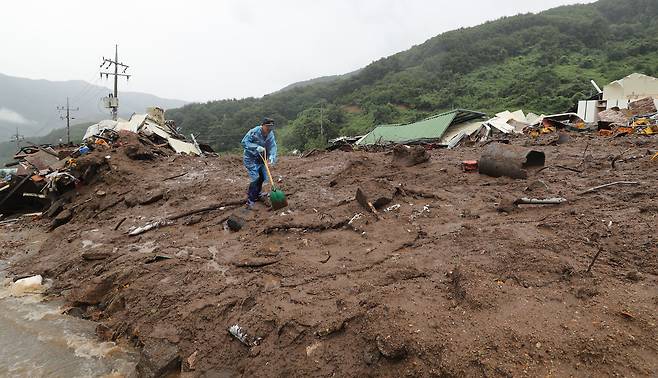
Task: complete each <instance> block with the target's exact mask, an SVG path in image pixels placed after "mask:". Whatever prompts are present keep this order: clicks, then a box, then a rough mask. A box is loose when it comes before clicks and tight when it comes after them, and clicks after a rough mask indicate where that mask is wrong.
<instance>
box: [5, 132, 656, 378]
mask: <svg viewBox="0 0 658 378" xmlns="http://www.w3.org/2000/svg"><path fill="white" fill-rule="evenodd" d="M133 142H134V141H133ZM512 143H516V144H523V143H525V140H523V139H519V140H513V141H512ZM636 143H640V144H641V145H637V144H636ZM145 146H146V145H145ZM122 148H124V147H118V148H117V149H115V150H108V151H106V152H105V154H107V155H111V157H110V159H109V160H107V159H105V163H101V160H99V157H95V156H90V157H89V158H88V159H90V160H89V163H88V164H87V163H84V164H87V165H88V166H97V167H103V168H102V169H101V170H100V173H98V175H97V176H98V180H97V181H96V182H95V183H94V184H92V185H91V186H83V187H81V188H80V189H79V195H78V196H77V197H75V198H74V199H73V202H72V203H71V204H70V207H71V208H74V215H73V218H72V219H71V220H70V222H69V223H67V224H63V225H61V226H60V227H58V228H56V229H55V230H54V231H52V232H51V233H48V234H44V233H43V231H44V230H45V228H47V227H48V224H45V223H44V224H41V223H38V222H37V223H30V222H28V221H25V222H20V223H17V224H16V225H14V226H4V227H6V229H7V230H8V231H11V232H3V233H0V235H2V236H1V237H2V238H3V239H2V244H0V245H2V246H3V248H1V249H0V250H2V251H3V252H2V253H5V254H7V252H5V251H6V250H10V251H12V252H11V253H10V254H11V255H13V256H14V257H13V264H12V268H11V269H12V270H13V271H14V272H15V273H16V274H18V275H25V274H41V275H43V276H44V277H46V278H50V279H53V282H54V286H53V288H52V289H51V291H52V293H53V294H63V295H64V296H65V298H67V299H68V300H69V301H70V304H71V305H73V306H76V309H75V310H74V311H73V312H74V313H78V314H79V315H81V316H84V317H87V318H90V319H92V320H95V321H98V322H99V324H100V326H99V332H98V333H99V335H100V336H101V337H103V338H105V339H111V340H118V341H124V342H128V341H130V342H132V343H135V344H136V345H137V346H139V347H140V348H141V350H143V356H142V357H143V360H142V363H141V364H140V369H141V370H140V371H142V372H144V374H165V373H166V372H167V371H169V370H172V369H174V370H177V371H183V372H186V373H189V374H190V375H191V376H197V375H198V376H202V375H205V376H213V375H225V376H240V375H242V376H255V377H265V376H272V375H276V376H332V375H333V376H353V377H357V376H358V377H361V376H482V375H486V376H497V375H504V376H522V375H529V376H544V375H558V376H581V375H587V376H607V375H622V376H655V375H656V374H657V373H658V360H656V359H655V358H648V357H647V356H655V351H656V350H657V349H658V341H657V340H656V338H655V336H654V335H655V324H656V321H657V320H658V319H656V311H655V307H656V305H657V304H658V296H657V295H656V292H655V290H654V288H655V287H656V284H658V263H657V262H656V261H657V260H656V258H655V256H656V253H658V250H656V244H657V243H656V238H655V235H654V233H653V232H652V231H651V230H652V229H653V228H652V225H654V224H655V215H656V212H655V208H656V203H655V198H656V196H658V189H657V188H656V187H655V185H653V184H652V183H654V182H655V181H656V179H658V173H657V172H658V171H657V170H656V162H655V161H654V162H652V161H651V160H650V156H648V157H647V156H646V155H645V152H646V150H647V149H648V150H651V151H652V152H655V151H657V150H658V142H657V141H656V139H655V138H639V137H630V138H626V139H623V138H611V139H605V138H591V137H588V136H580V135H575V134H573V135H572V138H571V140H570V141H569V142H567V143H565V144H561V145H549V146H540V147H537V146H535V148H538V149H541V151H542V152H544V153H545V155H546V167H545V169H543V170H541V171H532V172H529V177H528V179H520V180H514V179H511V178H505V177H501V178H493V177H488V176H485V175H479V174H477V173H469V172H464V171H463V170H462V168H461V162H462V161H465V160H473V159H477V158H478V157H479V156H480V155H481V150H480V149H477V148H460V149H458V150H433V151H431V152H430V154H431V159H429V160H428V161H426V162H424V163H423V164H418V165H414V166H411V167H406V166H402V167H392V165H391V159H392V157H391V155H390V154H386V153H364V152H354V153H345V152H341V151H334V152H330V153H317V154H315V155H313V156H310V157H307V158H296V157H284V158H282V159H281V162H280V164H278V165H277V166H276V167H275V171H274V172H273V176H275V177H276V179H277V180H280V181H278V184H279V185H280V186H281V187H282V189H283V190H284V191H286V193H287V194H289V198H288V200H289V204H290V205H289V207H288V208H286V209H282V210H279V211H276V212H273V211H269V210H268V208H267V207H266V206H265V205H264V204H262V203H258V204H257V206H256V208H255V210H254V211H251V212H242V211H241V210H239V207H240V204H241V200H242V199H243V198H244V192H245V189H246V186H247V185H248V181H249V180H248V178H247V177H246V174H245V173H244V169H243V167H242V165H241V157H240V156H237V155H236V156H225V157H221V158H207V159H203V158H196V157H190V156H178V157H163V158H158V159H157V160H156V161H141V160H132V159H130V158H128V157H127V156H126V155H125V154H124V153H123V150H121V149H122ZM148 148H153V149H152V151H157V146H156V147H153V146H150V147H148ZM628 149H631V150H630V151H629V152H628V153H627V156H629V157H630V156H639V157H638V158H636V159H630V158H627V159H618V160H617V161H616V163H615V167H614V168H613V167H612V165H611V160H610V159H609V155H610V154H611V152H610V151H620V152H621V151H625V150H628ZM584 151H585V152H586V154H585V153H584ZM584 155H587V156H588V157H587V158H585V157H584ZM615 155H617V153H615ZM103 158H104V156H103ZM94 162H95V163H94ZM565 167H566V168H565ZM618 181H624V182H637V183H639V184H636V185H612V186H608V187H605V188H602V189H598V190H594V191H588V189H590V188H593V187H597V186H600V185H602V184H608V183H614V182H618ZM357 189H361V191H362V192H363V193H365V195H366V198H367V200H368V201H369V202H373V201H375V200H376V199H377V198H378V197H380V196H381V197H385V198H387V200H389V202H388V203H387V204H386V205H384V206H380V207H379V209H378V210H377V213H374V212H371V211H369V210H368V209H367V208H366V207H364V206H363V205H362V204H360V203H358V202H357V201H356V200H355V194H356V191H357ZM547 196H551V197H564V198H566V199H567V202H566V203H562V204H558V205H517V206H515V208H514V209H513V211H509V212H500V211H498V209H499V207H500V206H501V202H500V200H501V199H502V198H509V199H517V198H522V197H532V198H544V197H547ZM232 215H237V216H239V217H240V220H241V227H234V228H233V229H234V230H237V231H232V230H231V229H230V228H229V227H228V224H227V223H226V221H227V220H228V219H229V218H230V217H231V216H232ZM242 221H243V222H242ZM145 226H150V228H148V230H146V231H144V232H142V233H140V234H139V235H135V236H130V235H129V233H131V232H133V231H135V230H136V229H139V228H144V227H145ZM16 235H20V237H18V240H20V243H19V242H17V241H16V240H17V237H16ZM37 242H38V243H37ZM39 243H40V244H39ZM37 246H40V250H39V251H38V252H37V253H30V254H27V255H26V254H25V253H24V251H26V250H29V249H30V248H35V247H37ZM599 252H600V253H599ZM590 267H591V269H589V271H588V268H590ZM620 351H622V352H621V353H620Z"/></svg>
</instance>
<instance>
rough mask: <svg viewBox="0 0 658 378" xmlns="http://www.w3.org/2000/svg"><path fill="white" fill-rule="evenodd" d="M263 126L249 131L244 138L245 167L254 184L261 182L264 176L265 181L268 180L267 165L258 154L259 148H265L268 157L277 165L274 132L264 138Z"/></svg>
mask: <svg viewBox="0 0 658 378" xmlns="http://www.w3.org/2000/svg"><path fill="white" fill-rule="evenodd" d="M262 130H263V129H262V127H261V126H256V127H254V128H253V129H251V130H249V131H248V132H247V134H245V136H244V138H242V142H241V144H242V147H243V148H244V158H243V162H244V166H245V168H247V173H248V174H249V178H250V179H251V181H252V182H254V181H259V179H260V176H261V175H262V179H263V180H267V172H265V165H264V164H263V160H262V159H261V157H260V155H259V153H258V150H257V148H258V146H262V147H265V150H266V151H267V155H268V156H267V157H268V159H270V160H271V161H272V163H276V157H277V156H276V152H277V148H276V139H274V131H272V130H270V132H269V134H267V136H265V137H264V136H263V131H262Z"/></svg>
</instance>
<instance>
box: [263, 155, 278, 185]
mask: <svg viewBox="0 0 658 378" xmlns="http://www.w3.org/2000/svg"><path fill="white" fill-rule="evenodd" d="M266 156H267V150H265V151H264V152H263V155H261V156H260V158H261V159H263V163H265V170H266V171H267V177H268V178H269V179H270V185H271V186H272V190H275V189H276V187H275V186H274V180H272V174H271V173H270V166H269V165H268V164H267V158H266Z"/></svg>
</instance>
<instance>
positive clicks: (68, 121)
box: [57, 97, 80, 144]
mask: <svg viewBox="0 0 658 378" xmlns="http://www.w3.org/2000/svg"><path fill="white" fill-rule="evenodd" d="M57 110H58V111H59V112H63V111H64V110H66V116H64V115H61V113H60V117H59V118H60V119H66V144H71V120H72V119H75V118H72V117H71V111H74V112H77V111H79V110H80V108H75V109H71V108H70V107H69V98H68V97H67V98H66V108H65V107H63V106H58V107H57Z"/></svg>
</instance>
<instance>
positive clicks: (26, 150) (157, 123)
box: [0, 108, 214, 223]
mask: <svg viewBox="0 0 658 378" xmlns="http://www.w3.org/2000/svg"><path fill="white" fill-rule="evenodd" d="M193 140H194V139H193ZM117 149H121V150H122V152H123V153H125V155H126V156H128V157H129V158H130V159H133V160H152V159H155V158H156V157H165V156H170V155H173V154H188V155H195V156H199V155H207V154H214V153H213V151H212V149H211V148H210V147H209V146H207V145H199V144H198V143H196V141H195V140H194V143H190V142H187V141H186V140H185V138H184V136H183V135H181V134H180V133H179V132H178V131H177V130H176V128H175V125H174V123H173V121H165V120H164V111H163V110H162V109H160V108H149V109H148V113H147V114H141V115H140V114H134V115H133V116H132V117H131V118H130V120H129V121H109V120H106V121H101V122H99V123H98V124H95V125H92V126H90V127H89V128H88V129H87V132H86V134H85V136H84V139H83V144H82V145H81V146H79V147H77V148H71V147H68V146H64V147H53V146H50V145H43V146H38V145H34V146H28V147H23V148H22V149H21V150H20V151H18V153H17V154H16V155H15V156H14V160H15V162H13V163H9V164H7V167H6V168H5V169H2V170H0V214H5V215H7V214H12V213H15V212H25V211H26V210H33V211H45V210H46V209H48V210H47V211H46V213H47V216H49V217H56V216H57V215H58V214H59V212H60V211H62V209H63V203H62V202H68V201H70V196H65V194H67V193H69V192H71V191H72V190H73V189H75V188H76V187H77V186H79V185H83V184H89V183H90V182H91V181H92V180H93V179H94V177H95V176H96V174H97V173H98V172H99V171H100V170H102V169H103V167H107V165H108V163H109V162H110V161H111V159H112V155H113V154H115V153H116V152H117ZM62 197H65V198H63V201H59V200H60V199H62ZM53 206H54V207H53ZM64 220H66V219H64ZM55 221H56V223H57V219H56V220H55ZM66 221H67V220H66ZM60 223H61V222H60Z"/></svg>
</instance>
